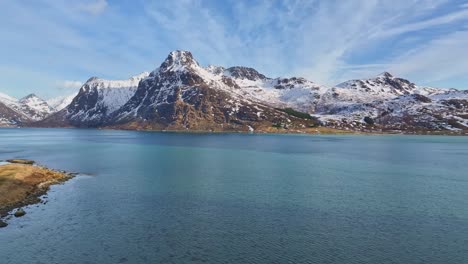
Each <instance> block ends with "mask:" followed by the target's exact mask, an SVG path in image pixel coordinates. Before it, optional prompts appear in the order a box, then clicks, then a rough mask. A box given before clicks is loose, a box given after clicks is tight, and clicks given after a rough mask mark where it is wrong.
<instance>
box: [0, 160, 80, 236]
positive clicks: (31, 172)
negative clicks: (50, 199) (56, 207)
mask: <svg viewBox="0 0 468 264" xmlns="http://www.w3.org/2000/svg"><path fill="white" fill-rule="evenodd" d="M34 164H35V162H34V161H32V160H25V159H11V160H7V163H6V164H3V165H0V218H3V217H5V216H7V215H8V214H9V212H10V211H12V210H13V209H15V208H19V209H18V210H16V212H15V214H14V216H16V217H21V216H23V215H24V214H26V212H25V211H24V210H23V209H21V207H22V206H26V205H29V204H34V203H38V202H40V201H41V200H40V198H39V197H40V196H41V195H43V194H45V193H46V192H47V191H48V190H49V187H50V186H51V185H53V184H58V183H61V182H64V181H66V180H68V179H70V178H71V177H72V176H73V175H72V174H70V173H66V172H63V171H56V170H52V169H49V168H46V167H43V166H38V165H34ZM5 226H7V224H6V223H5V222H3V221H2V220H0V227H5Z"/></svg>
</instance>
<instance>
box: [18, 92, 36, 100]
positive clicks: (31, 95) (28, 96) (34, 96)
mask: <svg viewBox="0 0 468 264" xmlns="http://www.w3.org/2000/svg"><path fill="white" fill-rule="evenodd" d="M31 98H39V97H38V96H37V95H36V94H34V93H31V94H28V95H26V96H25V97H23V98H21V100H26V99H31Z"/></svg>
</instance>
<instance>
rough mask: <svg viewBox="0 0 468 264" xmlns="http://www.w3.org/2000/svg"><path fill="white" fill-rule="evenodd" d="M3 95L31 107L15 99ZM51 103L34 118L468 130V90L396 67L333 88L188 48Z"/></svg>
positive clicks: (123, 124) (184, 126)
mask: <svg viewBox="0 0 468 264" xmlns="http://www.w3.org/2000/svg"><path fill="white" fill-rule="evenodd" d="M2 98H3V99H2ZM0 100H3V102H4V104H5V105H6V106H7V107H9V108H11V109H13V110H14V111H16V112H18V113H23V111H24V110H22V108H21V107H19V108H18V107H14V105H15V104H21V103H20V102H17V101H15V99H14V98H9V97H6V96H3V97H1V96H0ZM35 100H37V99H35ZM20 101H22V100H20ZM32 101H34V100H32ZM49 102H50V104H52V107H55V108H56V109H57V110H58V111H57V112H56V113H53V114H51V115H49V116H47V117H46V118H45V119H42V120H40V121H38V122H33V123H32V124H29V125H32V126H45V127H64V126H70V127H104V128H120V129H148V130H197V131H260V132H261V131H264V132H274V131H287V130H289V131H296V132H297V131H303V132H310V131H316V128H315V127H316V126H319V125H322V126H326V127H329V128H336V129H341V130H352V131H365V132H375V131H384V132H385V131H391V132H404V133H426V132H431V133H432V132H435V133H446V132H450V133H468V91H460V90H455V89H439V88H433V87H424V86H418V85H417V84H415V83H413V82H411V81H409V80H406V79H403V78H399V77H396V76H393V75H392V74H390V73H388V72H384V73H382V74H379V75H378V76H375V77H373V78H369V79H356V80H350V81H346V82H344V83H341V84H338V85H336V86H334V87H326V86H322V85H318V84H316V83H314V82H312V81H309V80H306V79H304V78H301V77H289V78H271V77H268V76H266V75H264V74H262V73H260V72H258V71H257V70H255V69H253V68H249V67H243V66H235V67H229V68H225V67H221V66H207V67H203V66H201V65H200V64H199V63H198V62H197V61H196V60H195V59H194V57H193V56H192V54H191V53H190V52H188V51H173V52H171V53H170V54H169V55H168V56H167V58H166V59H165V60H164V62H163V63H162V64H161V65H160V66H159V67H158V68H156V69H155V70H153V71H152V72H151V73H147V72H145V73H142V74H139V75H137V76H134V77H131V78H130V79H128V80H121V81H113V80H104V79H100V78H97V77H92V78H90V79H89V80H88V81H87V82H86V83H85V84H84V85H83V86H82V87H81V89H80V91H79V92H78V94H76V96H70V97H68V98H61V99H57V100H51V101H49ZM22 104H26V100H25V101H24V102H23V103H22ZM27 105H31V103H30V102H29V103H27ZM62 108H63V109H62ZM36 110H37V108H36ZM25 115H26V114H25ZM28 116H29V117H28V118H29V119H33V118H31V117H30V116H31V115H30V114H29V115H28ZM36 120H37V119H36ZM18 122H20V123H21V122H22V123H21V124H24V123H28V122H29V121H27V120H26V121H18ZM278 129H279V130H278Z"/></svg>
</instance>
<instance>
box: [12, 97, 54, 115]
mask: <svg viewBox="0 0 468 264" xmlns="http://www.w3.org/2000/svg"><path fill="white" fill-rule="evenodd" d="M18 103H19V108H20V110H21V112H22V113H24V114H26V115H27V116H28V117H29V118H31V119H32V120H42V119H44V118H45V117H47V116H49V115H50V114H52V113H53V112H54V111H55V110H54V108H52V107H50V106H49V104H48V103H47V102H46V101H44V100H43V99H41V98H39V97H38V96H37V95H35V94H29V95H27V96H25V97H23V98H21V99H20V100H19V101H18Z"/></svg>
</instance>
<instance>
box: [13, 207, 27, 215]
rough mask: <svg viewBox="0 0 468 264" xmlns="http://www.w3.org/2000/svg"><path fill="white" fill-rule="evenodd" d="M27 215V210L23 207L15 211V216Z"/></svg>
mask: <svg viewBox="0 0 468 264" xmlns="http://www.w3.org/2000/svg"><path fill="white" fill-rule="evenodd" d="M24 215H26V212H25V211H24V210H23V208H19V209H18V210H16V212H15V213H14V216H15V217H22V216H24Z"/></svg>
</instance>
